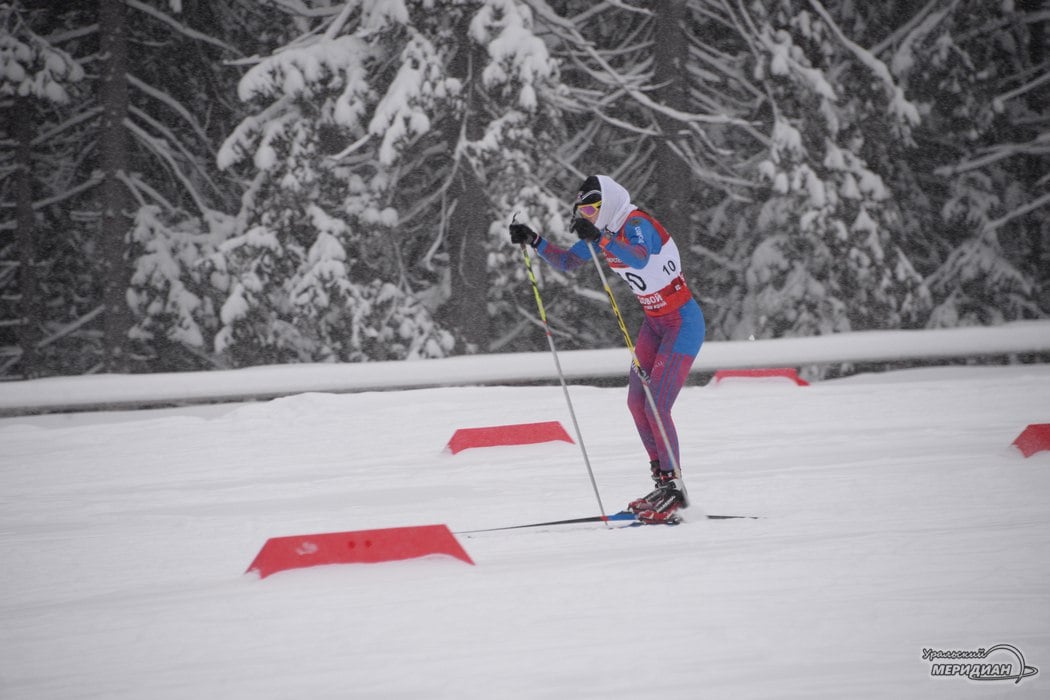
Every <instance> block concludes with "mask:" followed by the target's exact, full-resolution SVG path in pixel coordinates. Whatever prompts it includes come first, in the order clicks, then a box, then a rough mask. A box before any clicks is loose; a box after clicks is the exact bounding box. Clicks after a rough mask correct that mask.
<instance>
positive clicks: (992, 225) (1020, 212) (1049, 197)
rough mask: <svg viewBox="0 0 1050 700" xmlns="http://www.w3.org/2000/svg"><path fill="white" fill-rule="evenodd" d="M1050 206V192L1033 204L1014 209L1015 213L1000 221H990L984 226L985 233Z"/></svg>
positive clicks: (1010, 213) (1006, 215)
mask: <svg viewBox="0 0 1050 700" xmlns="http://www.w3.org/2000/svg"><path fill="white" fill-rule="evenodd" d="M1048 205H1050V192H1048V193H1047V194H1044V195H1043V196H1042V197H1037V198H1036V199H1033V200H1032V201H1031V202H1028V203H1027V204H1025V205H1024V206H1020V207H1018V208H1016V209H1014V210H1013V211H1011V212H1009V213H1007V214H1005V215H1003V216H1001V217H999V218H998V219H995V220H994V221H989V222H988V223H987V224H985V225H984V231H985V232H986V233H988V232H991V231H995V230H996V229H998V228H1002V227H1003V226H1004V225H1005V224H1007V223H1009V222H1010V221H1013V220H1014V219H1016V218H1017V217H1019V216H1024V215H1025V214H1027V213H1028V212H1031V211H1035V210H1036V209H1039V208H1041V207H1045V206H1048Z"/></svg>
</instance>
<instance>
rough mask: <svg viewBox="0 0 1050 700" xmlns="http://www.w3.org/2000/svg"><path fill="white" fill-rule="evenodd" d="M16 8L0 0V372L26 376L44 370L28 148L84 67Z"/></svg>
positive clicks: (58, 114) (34, 183)
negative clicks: (5, 213) (8, 216)
mask: <svg viewBox="0 0 1050 700" xmlns="http://www.w3.org/2000/svg"><path fill="white" fill-rule="evenodd" d="M24 10H25V8H22V7H20V5H18V4H14V5H12V4H7V3H4V4H2V5H0V103H2V104H0V109H2V110H3V112H4V113H5V114H6V115H7V116H8V118H5V119H3V127H2V130H3V131H2V132H0V133H2V136H0V140H2V141H3V143H4V144H5V147H4V148H3V149H2V150H0V172H2V173H3V175H2V176H0V199H2V200H4V201H13V202H14V204H15V207H14V209H15V218H14V220H7V221H3V222H2V223H0V299H2V300H3V301H2V304H3V306H2V307H0V309H2V310H0V374H6V373H8V372H10V371H12V370H14V371H17V372H18V373H19V374H21V375H22V376H24V377H31V376H36V375H38V374H41V373H43V372H44V368H43V364H42V363H41V361H40V360H39V359H38V351H39V345H40V344H41V342H42V341H43V340H44V338H43V331H44V323H43V321H44V319H43V317H42V316H43V314H42V311H41V309H42V308H43V307H44V304H43V303H42V299H41V296H42V295H41V291H42V289H46V284H44V285H42V284H41V282H40V279H39V277H40V275H39V273H38V268H39V267H40V265H39V264H38V253H40V252H41V249H42V248H43V246H39V245H38V243H37V239H38V234H39V230H38V222H37V219H38V216H37V214H36V212H35V208H36V207H35V204H36V201H35V200H36V196H35V195H36V193H38V192H39V191H40V190H43V189H46V188H45V187H44V186H42V185H41V183H40V180H41V179H42V177H41V173H40V172H39V170H40V169H39V168H37V167H36V164H35V158H34V151H35V150H39V149H40V146H39V145H37V144H35V143H34V140H35V138H36V136H37V134H36V128H35V125H37V124H40V123H46V122H47V121H48V120H49V119H62V118H63V117H64V116H66V114H67V109H66V105H68V103H69V102H70V93H71V91H73V90H74V89H75V86H76V85H77V84H78V83H79V82H80V81H81V80H82V79H83V77H84V71H83V68H82V67H81V66H80V64H79V63H78V62H77V61H76V60H75V59H74V58H73V57H72V56H70V55H69V54H68V53H67V52H65V51H63V50H62V49H61V48H59V47H57V46H53V45H52V44H51V43H50V42H49V41H48V40H47V38H46V37H43V36H41V35H40V34H38V33H37V32H36V31H34V30H33V29H32V27H31V26H30V24H29V18H28V17H26V16H25V15H24V14H23V12H24ZM7 144H13V145H14V147H13V148H11V147H9V146H8V145H7ZM58 148H59V150H61V145H59V146H58ZM11 231H13V232H14V233H15V235H10V233H8V232H11ZM13 331H14V332H13Z"/></svg>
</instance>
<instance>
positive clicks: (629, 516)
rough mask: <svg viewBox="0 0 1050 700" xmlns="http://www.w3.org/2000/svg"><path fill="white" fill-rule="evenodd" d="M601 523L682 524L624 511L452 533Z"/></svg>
mask: <svg viewBox="0 0 1050 700" xmlns="http://www.w3.org/2000/svg"><path fill="white" fill-rule="evenodd" d="M706 519H707V520H758V519H759V517H758V516H757V515H708V516H706ZM601 522H615V523H623V524H621V525H617V527H646V526H649V525H668V526H672V525H678V524H679V523H681V522H683V521H682V519H681V518H676V519H675V520H669V521H667V522H663V523H646V522H643V521H641V520H639V519H638V516H637V515H635V514H634V513H632V512H630V511H626V510H621V511H620V512H619V513H613V514H612V515H606V516H601V515H591V516H588V517H585V518H567V519H565V520H548V521H546V522H542V523H526V524H524V525H505V526H503V527H486V528H481V529H480V530H459V531H457V532H454V533H453V534H455V535H473V534H475V533H479V532H500V531H502V530H523V529H525V528H531V527H551V526H555V525H577V524H581V523H601Z"/></svg>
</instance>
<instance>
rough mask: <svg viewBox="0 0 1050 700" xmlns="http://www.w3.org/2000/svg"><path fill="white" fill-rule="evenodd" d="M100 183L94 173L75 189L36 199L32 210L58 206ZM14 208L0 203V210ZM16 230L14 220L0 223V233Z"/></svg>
mask: <svg viewBox="0 0 1050 700" xmlns="http://www.w3.org/2000/svg"><path fill="white" fill-rule="evenodd" d="M100 182H102V174H101V173H98V172H96V173H94V174H92V176H91V178H90V179H88V180H85V181H84V182H82V183H80V184H79V185H77V186H76V187H70V188H69V189H66V190H63V191H62V192H60V193H59V194H56V195H54V196H53V197H46V198H44V199H38V200H37V201H35V202H33V210H34V211H37V210H40V209H43V208H44V207H49V206H51V205H52V204H58V203H59V202H63V201H65V200H67V199H71V198H73V197H75V196H77V195H78V194H80V193H81V192H84V191H86V190H89V189H91V188H92V187H94V186H95V185H97V184H99V183H100ZM14 207H15V205H14V204H13V203H10V202H3V203H0V208H4V209H14ZM16 228H18V225H17V222H16V220H15V219H11V220H9V221H4V222H2V223H0V231H13V230H15V229H16Z"/></svg>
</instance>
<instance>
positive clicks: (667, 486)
mask: <svg viewBox="0 0 1050 700" xmlns="http://www.w3.org/2000/svg"><path fill="white" fill-rule="evenodd" d="M649 468H650V470H651V471H652V476H653V484H654V488H653V490H652V491H650V492H649V493H647V494H646V495H645V496H642V497H641V498H637V499H635V500H633V501H631V502H630V503H628V504H627V510H628V511H629V512H631V513H634V514H635V515H637V516H638V519H639V520H640V521H642V522H644V523H666V522H677V521H678V520H679V516H678V514H677V511H679V510H680V509H682V508H688V507H689V497H688V495H687V494H686V490H685V484H683V483H682V480H681V479H676V478H675V476H674V473H673V472H665V471H663V470H661V469H660V463H659V462H658V461H656V460H653V461H652V462H650V463H649Z"/></svg>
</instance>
